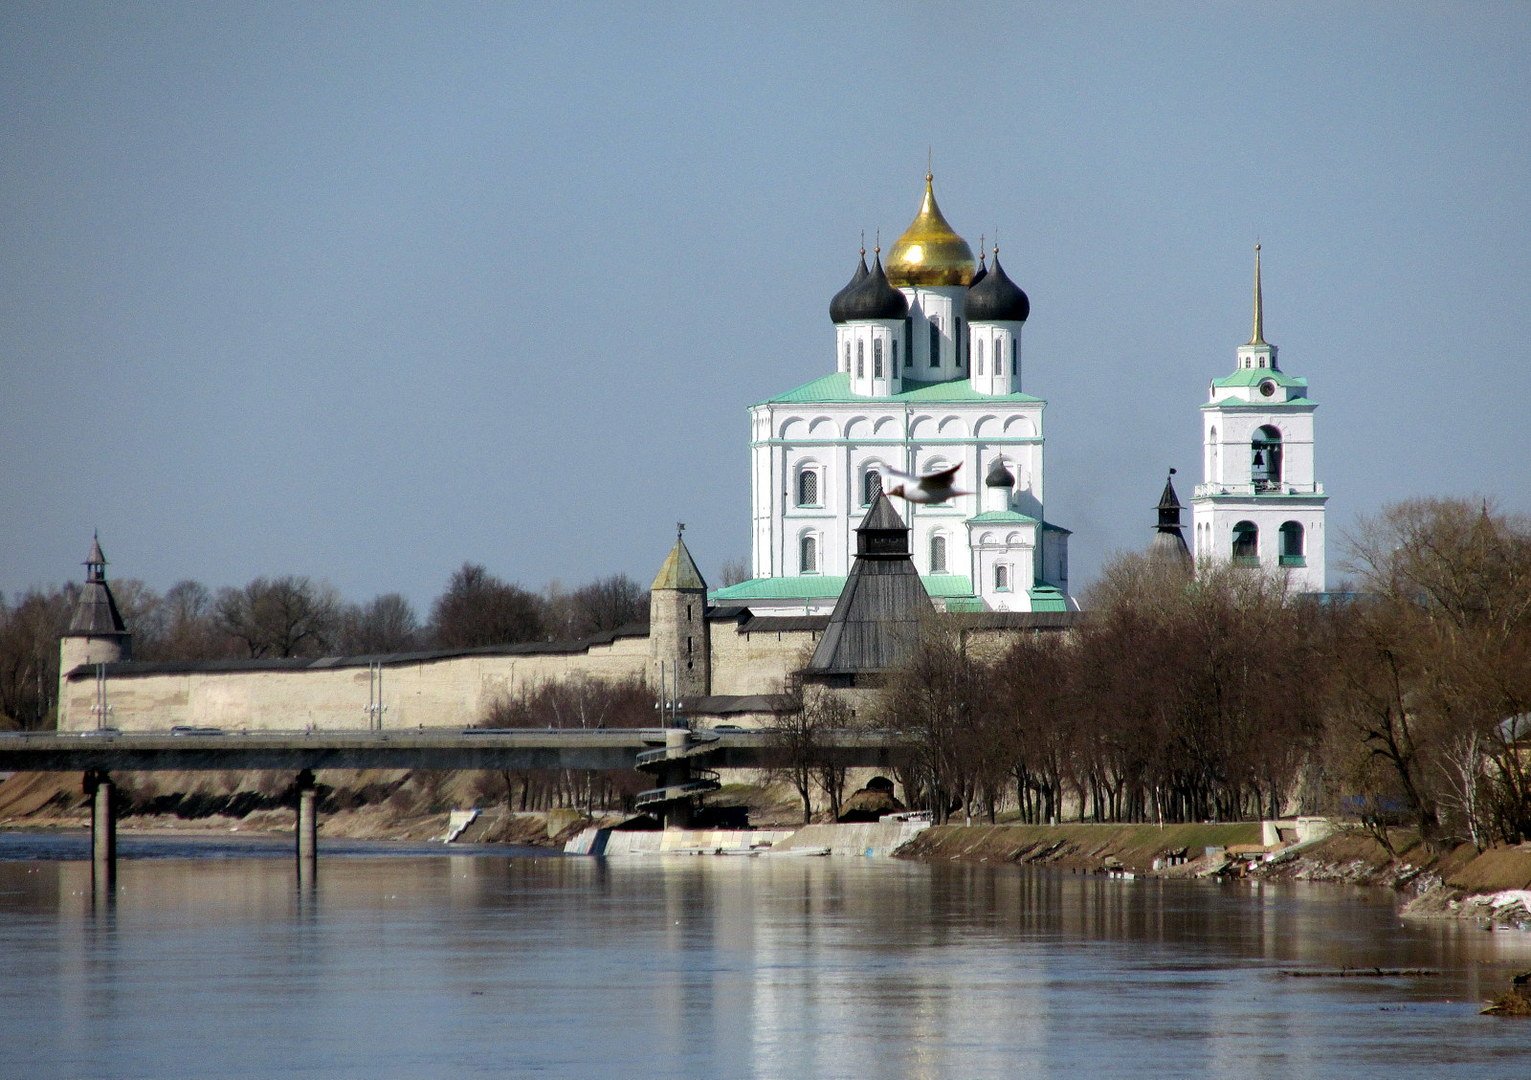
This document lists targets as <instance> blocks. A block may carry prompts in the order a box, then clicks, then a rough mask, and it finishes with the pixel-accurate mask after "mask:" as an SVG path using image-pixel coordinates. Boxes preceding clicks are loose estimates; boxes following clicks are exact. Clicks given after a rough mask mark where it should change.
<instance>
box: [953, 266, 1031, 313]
mask: <svg viewBox="0 0 1531 1080" xmlns="http://www.w3.org/2000/svg"><path fill="white" fill-rule="evenodd" d="M1030 314H1031V301H1030V300H1028V299H1027V298H1026V294H1025V293H1024V292H1022V291H1021V287H1020V286H1019V285H1017V284H1016V283H1015V282H1013V281H1011V280H1010V275H1009V274H1007V273H1005V268H1004V267H1003V266H1000V265H999V250H998V249H995V252H994V265H993V266H991V267H989V272H988V273H987V274H985V275H984V276H983V280H982V281H979V282H975V283H974V284H973V286H972V287H971V288H970V289H968V295H967V317H968V322H970V323H990V322H1025V321H1026V316H1028V315H1030Z"/></svg>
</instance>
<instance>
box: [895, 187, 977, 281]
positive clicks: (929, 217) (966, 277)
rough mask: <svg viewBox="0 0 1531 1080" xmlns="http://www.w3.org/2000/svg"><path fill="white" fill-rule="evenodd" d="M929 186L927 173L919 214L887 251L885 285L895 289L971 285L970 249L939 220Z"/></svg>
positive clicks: (943, 221) (939, 215)
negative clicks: (913, 286)
mask: <svg viewBox="0 0 1531 1080" xmlns="http://www.w3.org/2000/svg"><path fill="white" fill-rule="evenodd" d="M930 182H931V175H930V173H926V174H925V201H924V202H922V203H920V212H919V213H918V214H916V215H915V216H914V221H913V222H912V223H911V224H910V226H909V228H907V229H905V230H904V235H903V236H900V237H899V238H898V240H897V241H895V242H894V244H893V246H892V247H891V248H889V249H888V281H889V282H891V283H892V284H894V285H970V284H972V282H973V270H974V267H973V249H972V248H970V247H968V243H967V241H966V240H964V239H962V237H960V236H958V235H957V234H956V233H955V232H953V231H952V227H951V226H950V225H948V224H947V223H946V218H944V217H942V216H941V208H940V207H939V206H937V205H936V196H935V192H933V191H932V190H931V188H930Z"/></svg>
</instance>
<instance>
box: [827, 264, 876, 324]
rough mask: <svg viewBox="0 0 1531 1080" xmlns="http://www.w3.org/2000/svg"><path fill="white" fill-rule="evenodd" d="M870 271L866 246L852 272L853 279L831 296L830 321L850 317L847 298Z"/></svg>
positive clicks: (838, 320)
mask: <svg viewBox="0 0 1531 1080" xmlns="http://www.w3.org/2000/svg"><path fill="white" fill-rule="evenodd" d="M870 273H871V271H870V270H868V269H867V253H866V248H862V249H861V260H860V261H859V262H858V263H857V264H856V272H855V273H854V274H852V275H851V279H850V280H849V281H847V282H846V283H845V288H843V289H841V290H840V291H839V292H837V293H835V295H834V296H833V297H831V298H830V301H829V321H830V322H837V323H843V322H844V321H845V320H846V319H847V318H848V316H847V315H846V314H845V298H846V296H848V295H849V294H850V293H851V291H852V290H854V289H855V288H856V286H857V285H860V284H861V283H862V282H863V281H865V280H866V278H867V275H868V274H870Z"/></svg>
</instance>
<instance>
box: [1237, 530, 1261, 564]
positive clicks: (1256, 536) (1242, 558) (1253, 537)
mask: <svg viewBox="0 0 1531 1080" xmlns="http://www.w3.org/2000/svg"><path fill="white" fill-rule="evenodd" d="M1233 561H1234V562H1236V563H1242V564H1245V565H1249V564H1256V563H1258V562H1259V561H1260V530H1259V528H1257V527H1256V526H1255V523H1254V522H1253V521H1241V522H1239V523H1238V524H1236V525H1234V527H1233Z"/></svg>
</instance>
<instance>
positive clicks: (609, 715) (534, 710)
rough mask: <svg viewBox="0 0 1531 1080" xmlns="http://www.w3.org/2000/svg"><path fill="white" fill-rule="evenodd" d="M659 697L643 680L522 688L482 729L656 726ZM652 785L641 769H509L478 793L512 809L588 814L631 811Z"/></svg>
mask: <svg viewBox="0 0 1531 1080" xmlns="http://www.w3.org/2000/svg"><path fill="white" fill-rule="evenodd" d="M655 715H656V714H655V702H654V692H653V691H652V690H650V689H649V688H648V686H647V685H646V684H645V683H644V682H643V680H641V679H620V680H603V679H595V678H589V677H587V676H584V675H579V676H576V677H575V678H572V679H565V680H562V681H559V682H546V683H541V684H539V685H537V686H534V687H533V686H526V687H522V688H521V689H520V691H518V692H517V693H515V694H506V695H502V696H501V697H499V698H497V699H496V700H495V701H494V702H493V703H492V704H491V705H490V707H489V709H488V710H487V712H486V713H485V715H484V718H483V719H482V720H481V721H480V722H479V724H478V726H479V727H485V728H502V727H503V728H530V727H543V726H550V727H554V728H560V729H585V730H589V729H600V728H643V727H653V726H655V723H656V720H655ZM650 786H652V780H651V778H649V777H646V776H644V775H643V774H642V773H640V772H638V771H637V770H636V769H627V770H621V771H613V770H592V769H505V770H500V771H496V772H487V773H484V774H483V775H482V776H481V777H480V779H479V783H478V793H479V794H480V795H481V796H482V797H483V798H484V799H486V800H489V801H493V802H498V803H501V804H503V805H504V806H505V807H507V808H508V809H511V810H522V811H525V810H551V809H554V808H558V807H575V808H580V809H583V810H585V811H586V812H587V813H589V812H593V811H595V810H597V809H606V808H617V807H628V808H630V807H631V805H632V801H633V796H635V795H636V794H637V793H638V792H640V791H642V790H644V789H645V788H647V787H650Z"/></svg>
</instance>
